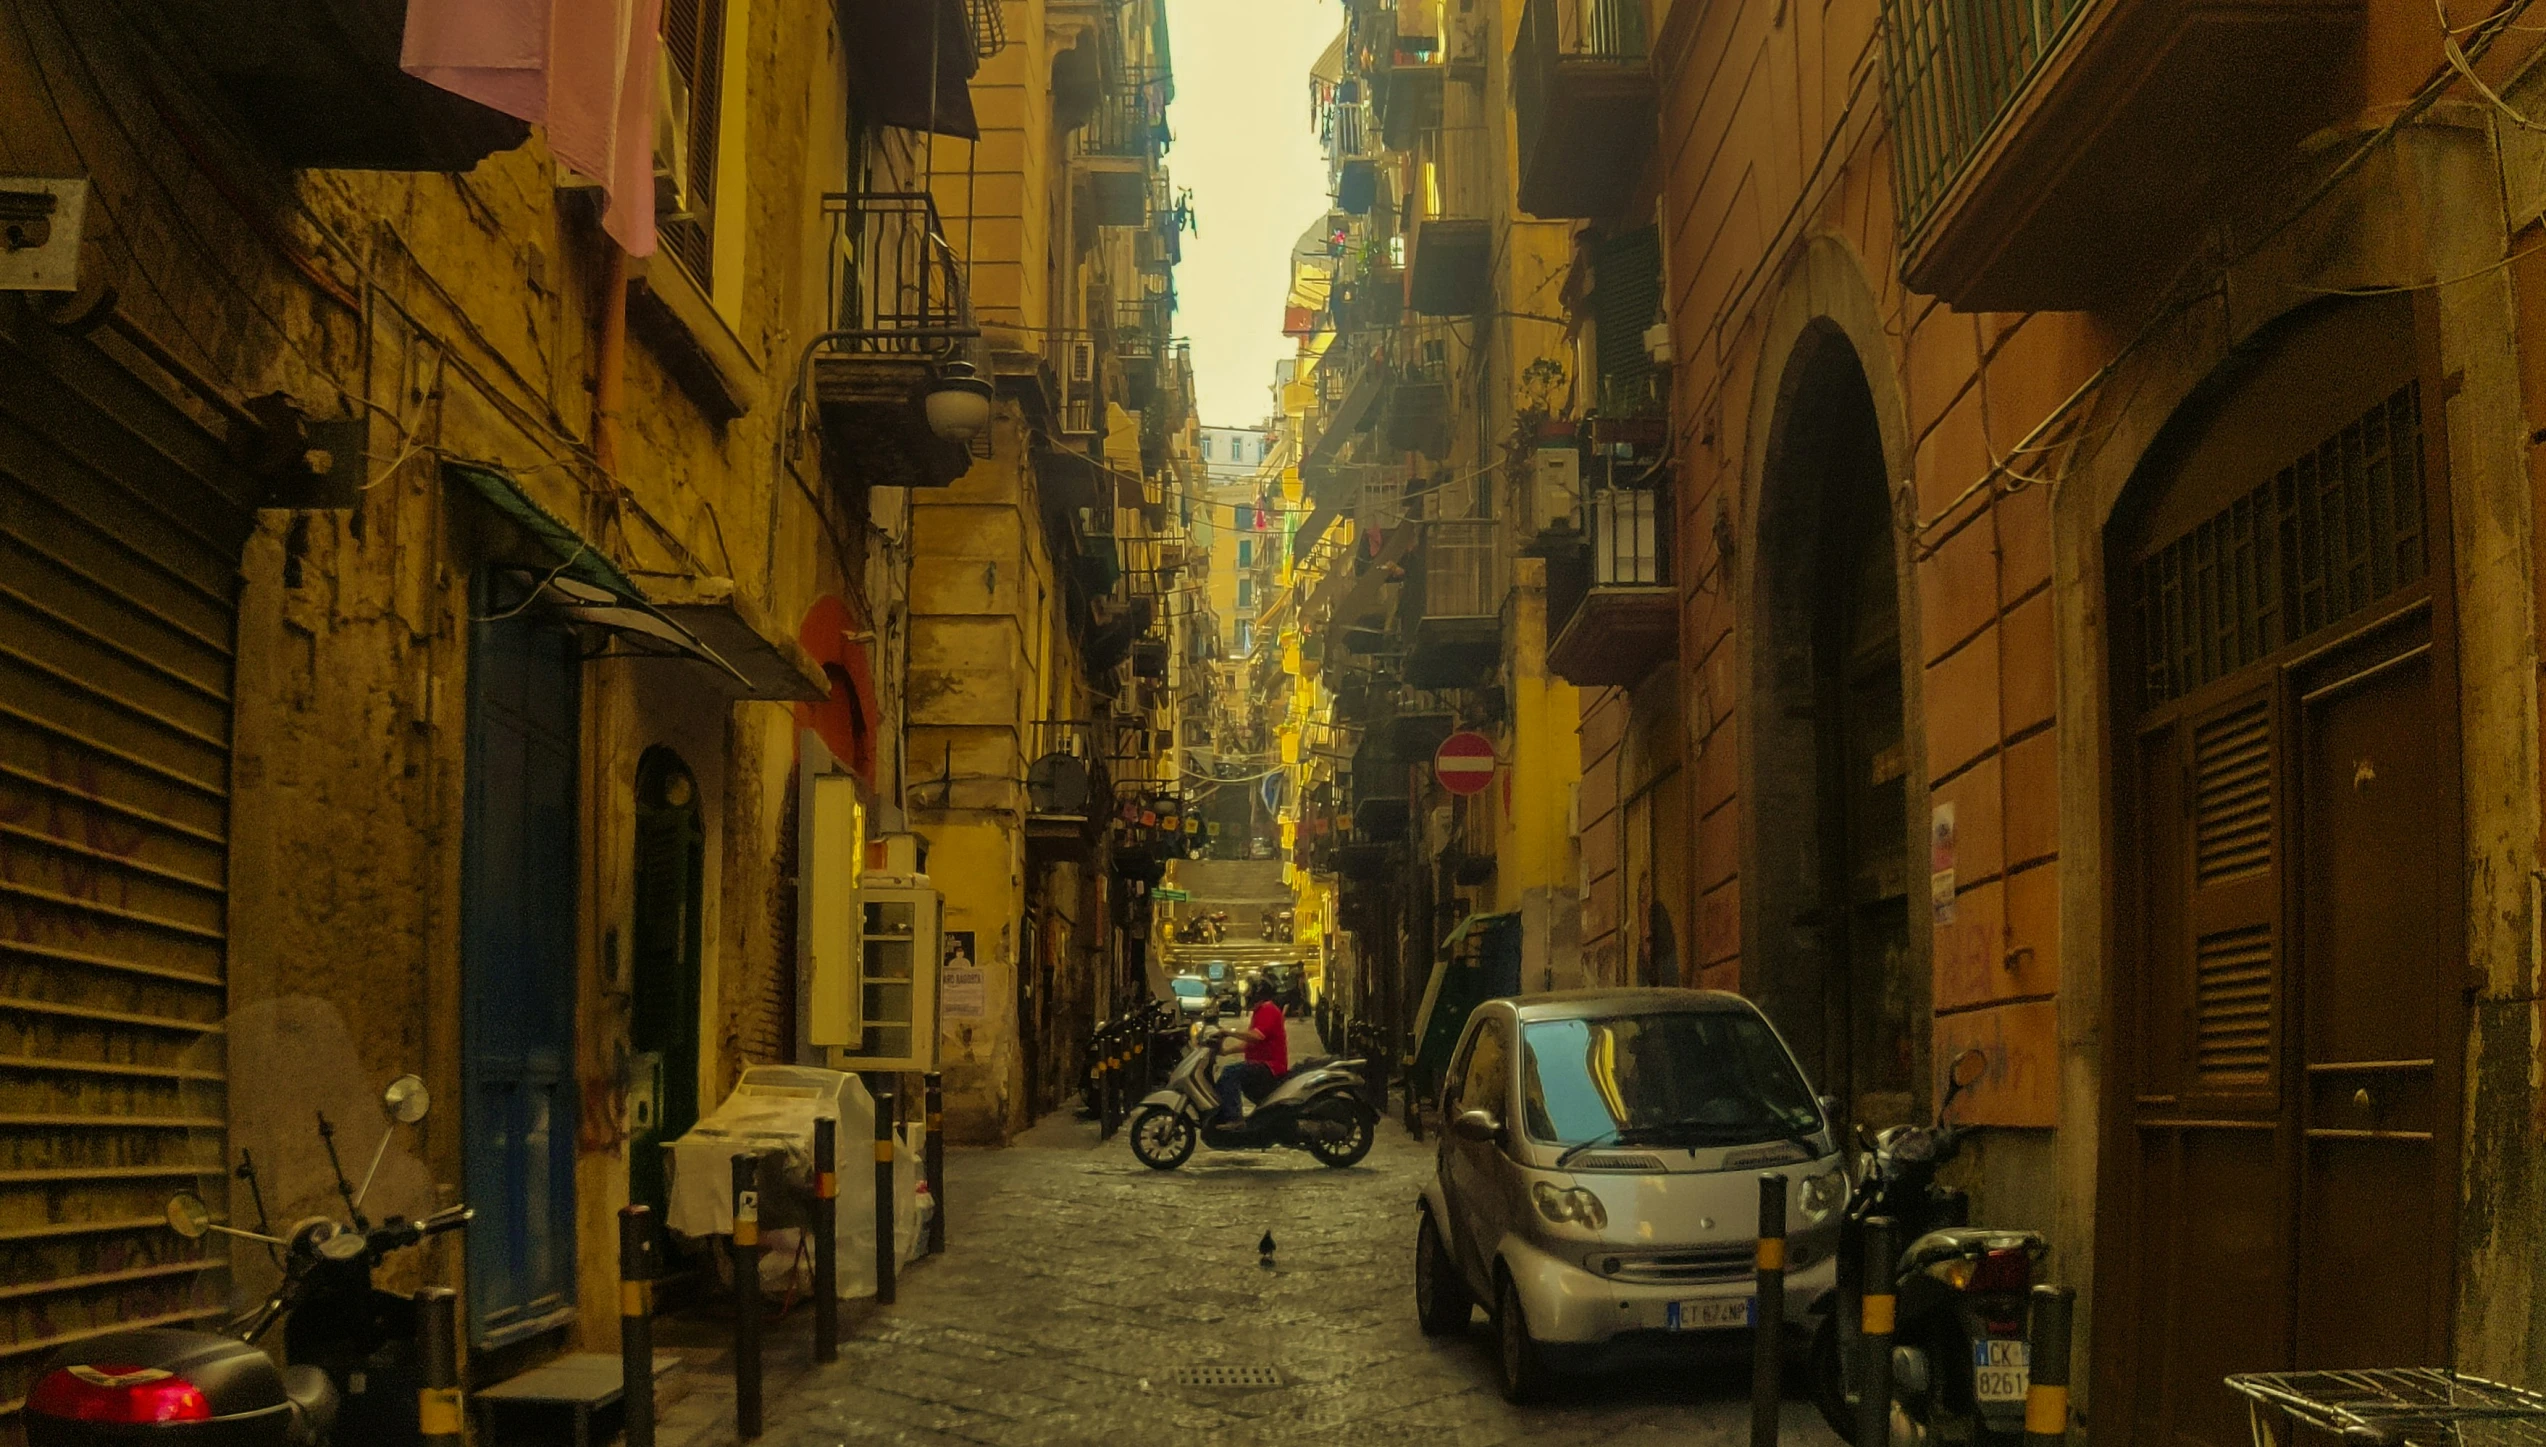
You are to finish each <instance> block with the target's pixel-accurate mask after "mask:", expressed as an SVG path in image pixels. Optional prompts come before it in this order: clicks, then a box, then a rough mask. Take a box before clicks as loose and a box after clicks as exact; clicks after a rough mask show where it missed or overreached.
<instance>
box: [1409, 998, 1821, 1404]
mask: <svg viewBox="0 0 2546 1447" xmlns="http://www.w3.org/2000/svg"><path fill="white" fill-rule="evenodd" d="M1442 1116H1443V1119H1444V1121H1445V1123H1446V1126H1447V1129H1445V1130H1444V1131H1443V1132H1442V1133H1441V1146H1440V1158H1439V1170H1438V1172H1437V1174H1436V1175H1435V1177H1434V1178H1433V1179H1432V1180H1431V1181H1429V1182H1428V1183H1426V1184H1425V1186H1424V1188H1423V1192H1422V1196H1421V1199H1420V1208H1419V1209H1420V1220H1419V1221H1418V1222H1417V1226H1416V1234H1415V1307H1416V1311H1417V1314H1418V1316H1419V1317H1420V1318H1421V1321H1422V1325H1423V1329H1424V1331H1426V1332H1427V1333H1431V1334H1434V1335H1441V1334H1446V1333H1450V1332H1455V1331H1462V1330H1465V1329H1466V1326H1467V1323H1468V1320H1469V1314H1470V1311H1471V1309H1472V1307H1474V1306H1475V1305H1478V1304H1482V1305H1483V1306H1484V1307H1485V1308H1486V1310H1487V1311H1488V1312H1489V1313H1491V1315H1492V1317H1493V1321H1494V1337H1495V1347H1496V1350H1495V1365H1496V1367H1497V1369H1498V1375H1499V1376H1500V1378H1501V1381H1502V1386H1503V1392H1504V1395H1506V1396H1508V1397H1510V1398H1511V1399H1512V1400H1514V1401H1525V1400H1528V1399H1530V1398H1532V1397H1534V1396H1537V1395H1539V1394H1540V1392H1541V1391H1542V1390H1543V1389H1544V1388H1545V1387H1546V1385H1547V1384H1548V1381H1549V1378H1550V1377H1551V1375H1552V1374H1554V1373H1555V1372H1557V1371H1559V1370H1565V1369H1570V1368H1577V1367H1587V1366H1590V1365H1592V1364H1593V1362H1594V1361H1595V1359H1597V1358H1600V1357H1602V1356H1604V1355H1607V1354H1610V1353H1612V1352H1625V1351H1628V1350H1633V1349H1638V1348H1670V1347H1674V1346H1677V1345H1679V1344H1681V1343H1682V1342H1684V1341H1685V1340H1686V1339H1687V1338H1688V1337H1689V1336H1691V1335H1694V1334H1699V1333H1709V1332H1715V1333H1723V1332H1740V1331H1747V1330H1748V1329H1749V1311H1750V1296H1751V1257H1752V1252H1753V1249H1754V1245H1755V1239H1756V1237H1755V1233H1756V1231H1757V1228H1758V1216H1759V1173H1760V1172H1761V1171H1764V1170H1781V1171H1785V1172H1787V1173H1788V1175H1789V1178H1790V1179H1792V1180H1793V1181H1794V1182H1795V1183H1796V1189H1795V1190H1794V1191H1793V1192H1792V1193H1791V1194H1790V1195H1789V1196H1788V1198H1787V1199H1788V1203H1789V1204H1788V1212H1789V1214H1788V1218H1787V1222H1786V1230H1787V1256H1786V1271H1787V1275H1786V1301H1787V1303H1788V1305H1787V1311H1788V1316H1787V1330H1788V1331H1789V1332H1790V1333H1793V1338H1792V1341H1793V1344H1794V1345H1796V1346H1798V1347H1800V1346H1801V1345H1802V1344H1803V1343H1807V1342H1809V1341H1810V1340H1811V1339H1812V1332H1813V1330H1814V1328H1815V1327H1816V1326H1817V1325H1818V1324H1819V1320H1820V1313H1821V1312H1822V1311H1824V1310H1826V1309H1827V1308H1826V1305H1825V1300H1826V1298H1827V1297H1828V1296H1829V1295H1830V1293H1831V1291H1832V1290H1833V1288H1834V1287H1835V1286H1836V1284H1837V1265H1836V1263H1837V1260H1838V1241H1839V1224H1840V1216H1841V1214H1842V1208H1843V1207H1844V1206H1845V1205H1846V1203H1847V1197H1848V1178H1847V1172H1846V1169H1845V1164H1844V1158H1843V1157H1842V1156H1841V1155H1840V1152H1839V1142H1838V1139H1837V1132H1836V1130H1835V1128H1834V1127H1833V1126H1832V1124H1831V1122H1830V1120H1829V1118H1828V1116H1827V1115H1826V1114H1825V1112H1824V1110H1823V1108H1822V1106H1821V1104H1820V1102H1818V1101H1816V1100H1815V1099H1814V1098H1813V1094H1812V1090H1811V1087H1810V1086H1808V1085H1806V1084H1805V1083H1804V1075H1803V1071H1802V1070H1801V1069H1800V1068H1799V1067H1798V1066H1797V1065H1796V1064H1795V1059H1794V1055H1793V1054H1792V1052H1790V1051H1789V1050H1787V1048H1786V1043H1785V1041H1783V1040H1782V1039H1780V1038H1778V1035H1777V1031H1776V1027H1774V1026H1772V1025H1770V1024H1769V1023H1768V1019H1767V1017H1766V1016H1764V1015H1762V1014H1760V1013H1759V1010H1758V1008H1757V1007H1755V1006H1753V1005H1752V1004H1751V1003H1750V1002H1749V1001H1747V1000H1744V999H1742V998H1741V997H1740V996H1738V995H1727V994H1719V993H1715V992H1712V991H1704V990H1596V991H1592V990H1586V991H1576V992H1570V993H1563V994H1549V995H1532V996H1529V997H1527V998H1526V999H1522V1000H1510V999H1501V1000H1488V1001H1486V1002H1485V1003H1484V1004H1482V1005H1479V1006H1477V1007H1476V1010H1475V1012H1474V1013H1473V1014H1472V1015H1470V1016H1469V1018H1468V1023H1467V1029H1466V1032H1465V1034H1464V1035H1462V1036H1461V1038H1460V1041H1459V1046H1458V1050H1457V1052H1456V1054H1454V1055H1453V1056H1452V1057H1451V1065H1450V1070H1449V1074H1448V1077H1447V1082H1446V1084H1445V1085H1444V1087H1443V1091H1442Z"/></svg>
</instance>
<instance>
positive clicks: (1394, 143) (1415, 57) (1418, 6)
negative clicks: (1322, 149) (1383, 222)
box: [1368, 0, 1485, 151]
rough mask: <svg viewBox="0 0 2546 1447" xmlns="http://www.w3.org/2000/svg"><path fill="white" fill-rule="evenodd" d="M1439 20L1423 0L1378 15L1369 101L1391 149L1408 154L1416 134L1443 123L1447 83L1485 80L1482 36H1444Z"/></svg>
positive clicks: (1454, 32) (1454, 30)
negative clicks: (1442, 115)
mask: <svg viewBox="0 0 2546 1447" xmlns="http://www.w3.org/2000/svg"><path fill="white" fill-rule="evenodd" d="M1441 18H1442V17H1441V12H1440V10H1439V9H1438V8H1436V7H1435V6H1433V5H1431V4H1427V3H1423V0H1408V3H1406V4H1404V5H1400V6H1396V7H1394V8H1392V9H1390V10H1388V11H1386V12H1384V13H1382V14H1381V15H1379V16H1378V17H1376V23H1377V25H1378V27H1379V33H1378V35H1377V40H1376V44H1375V46H1374V52H1375V53H1374V54H1373V55H1372V56H1371V58H1370V64H1369V67H1368V70H1369V74H1370V77H1371V94H1370V100H1371V103H1372V105H1373V106H1374V107H1375V109H1376V110H1377V117H1376V118H1377V120H1378V122H1379V126H1380V139H1381V141H1382V142H1383V143H1384V144H1385V145H1386V146H1387V148H1388V149H1389V150H1392V151H1410V150H1412V149H1414V145H1415V141H1416V138H1417V137H1418V136H1420V135H1421V134H1422V133H1423V132H1424V131H1426V130H1428V129H1430V128H1432V127H1434V126H1437V125H1439V124H1441V113H1442V106H1443V103H1444V100H1445V94H1446V92H1447V89H1448V86H1449V83H1450V82H1451V81H1453V80H1457V81H1464V82H1468V83H1471V84H1474V83H1479V82H1482V81H1483V80H1484V78H1485V53H1484V48H1483V41H1482V39H1481V37H1480V36H1478V35H1477V34H1475V33H1472V32H1462V31H1460V30H1458V29H1457V28H1456V27H1455V26H1453V27H1452V29H1451V30H1450V31H1449V32H1448V33H1446V34H1445V33H1443V31H1442V30H1441V28H1440V21H1441Z"/></svg>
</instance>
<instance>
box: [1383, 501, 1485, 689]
mask: <svg viewBox="0 0 2546 1447" xmlns="http://www.w3.org/2000/svg"><path fill="white" fill-rule="evenodd" d="M1414 561H1415V567H1413V568H1411V569H1409V570H1408V578H1407V596H1406V604H1407V616H1408V617H1409V618H1411V619H1412V620H1413V624H1412V626H1411V628H1409V630H1408V633H1407V638H1406V670H1405V672H1406V682H1407V683H1409V684H1411V685H1413V686H1414V687H1416V688H1464V687H1468V686H1471V685H1474V684H1476V683H1480V682H1482V681H1483V680H1484V677H1485V675H1486V674H1487V673H1489V672H1491V671H1492V670H1493V668H1494V666H1495V665H1496V664H1497V663H1499V662H1501V661H1502V657H1503V594H1504V590H1505V588H1506V586H1507V585H1506V582H1505V578H1504V573H1503V556H1502V549H1501V546H1500V542H1499V540H1498V538H1497V529H1496V526H1495V522H1494V519H1492V518H1437V519H1434V520H1432V521H1430V522H1427V523H1425V524H1424V525H1423V540H1422V541H1421V542H1420V543H1418V544H1416V546H1415V558H1414Z"/></svg>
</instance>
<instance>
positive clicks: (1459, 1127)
mask: <svg viewBox="0 0 2546 1447" xmlns="http://www.w3.org/2000/svg"><path fill="white" fill-rule="evenodd" d="M1450 1133H1451V1134H1452V1135H1455V1136H1457V1137H1458V1138H1459V1139H1461V1140H1463V1141H1476V1142H1478V1143H1480V1144H1482V1143H1483V1142H1486V1141H1495V1140H1501V1139H1502V1138H1503V1123H1502V1122H1501V1121H1499V1120H1497V1119H1495V1118H1494V1112H1492V1111H1490V1110H1463V1111H1460V1112H1459V1113H1458V1114H1457V1115H1454V1116H1452V1117H1451V1118H1450Z"/></svg>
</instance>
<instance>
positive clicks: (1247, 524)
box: [1238, 505, 1255, 532]
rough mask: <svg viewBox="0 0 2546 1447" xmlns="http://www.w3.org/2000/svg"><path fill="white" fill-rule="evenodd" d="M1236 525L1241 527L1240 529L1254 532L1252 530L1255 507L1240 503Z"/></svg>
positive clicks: (1253, 529)
mask: <svg viewBox="0 0 2546 1447" xmlns="http://www.w3.org/2000/svg"><path fill="white" fill-rule="evenodd" d="M1238 526H1239V527H1240V528H1242V529H1244V530H1246V531H1247V532H1254V531H1255V509H1254V508H1251V507H1247V506H1244V505H1241V506H1240V507H1239V508H1238Z"/></svg>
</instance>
